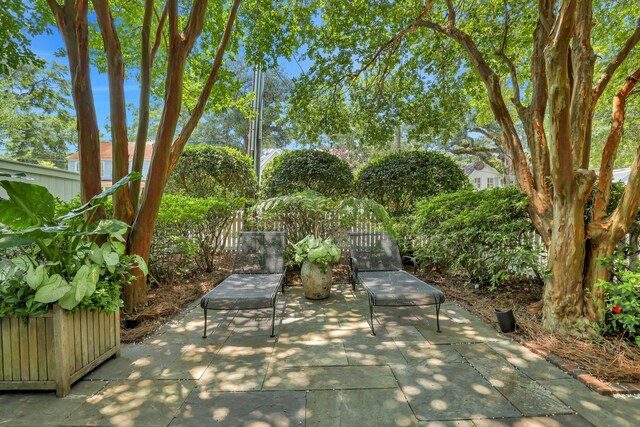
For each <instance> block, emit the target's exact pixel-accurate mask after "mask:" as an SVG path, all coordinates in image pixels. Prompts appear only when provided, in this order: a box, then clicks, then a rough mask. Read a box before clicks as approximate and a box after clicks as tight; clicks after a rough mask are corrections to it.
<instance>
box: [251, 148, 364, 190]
mask: <svg viewBox="0 0 640 427" xmlns="http://www.w3.org/2000/svg"><path fill="white" fill-rule="evenodd" d="M352 188H353V173H352V172H351V169H350V168H349V164H348V163H347V162H346V161H344V160H342V159H340V158H338V157H336V156H334V155H332V154H329V153H327V152H324V151H319V150H291V151H285V152H284V153H283V154H281V155H279V156H278V157H276V158H275V159H274V160H273V161H272V162H271V163H269V164H268V165H267V167H266V168H265V169H264V171H263V173H262V195H263V196H264V197H277V196H283V195H287V194H294V193H296V192H300V191H306V190H312V191H315V192H318V193H320V194H322V195H324V196H327V197H333V198H340V197H345V196H346V195H348V194H349V193H350V192H351V190H352Z"/></svg>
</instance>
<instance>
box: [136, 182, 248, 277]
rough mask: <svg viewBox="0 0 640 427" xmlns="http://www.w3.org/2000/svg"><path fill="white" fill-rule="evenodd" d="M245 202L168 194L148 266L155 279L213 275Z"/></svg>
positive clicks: (161, 211) (163, 204)
mask: <svg viewBox="0 0 640 427" xmlns="http://www.w3.org/2000/svg"><path fill="white" fill-rule="evenodd" d="M245 204H246V200H244V199H236V200H234V201H233V202H229V201H225V200H220V199H215V198H208V199H199V198H195V197H189V196H183V195H173V194H165V195H164V196H163V198H162V203H161V205H160V211H159V213H158V220H157V222H156V229H155V233H154V236H153V241H152V244H151V255H150V260H149V266H150V269H151V272H152V275H153V276H154V277H155V278H156V279H161V280H166V281H171V280H173V279H174V278H175V277H176V276H180V275H183V274H185V273H186V272H188V271H189V270H191V269H193V268H198V269H200V270H203V271H207V272H211V271H213V270H214V267H215V265H214V259H215V256H216V255H217V254H218V253H219V252H220V250H222V249H223V248H224V244H225V241H226V239H227V236H228V234H229V229H230V226H231V224H232V222H233V219H234V218H235V213H236V211H237V210H238V209H240V208H242V207H243V206H244V205H245Z"/></svg>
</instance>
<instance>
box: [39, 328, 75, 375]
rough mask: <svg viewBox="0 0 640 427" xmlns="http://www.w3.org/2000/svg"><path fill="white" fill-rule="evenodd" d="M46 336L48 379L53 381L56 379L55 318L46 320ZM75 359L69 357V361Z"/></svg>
mask: <svg viewBox="0 0 640 427" xmlns="http://www.w3.org/2000/svg"><path fill="white" fill-rule="evenodd" d="M45 336H46V341H47V344H46V347H47V378H49V379H50V380H52V381H55V379H56V355H55V348H54V346H53V317H49V318H47V319H45ZM72 358H73V357H72V356H71V355H69V359H72Z"/></svg>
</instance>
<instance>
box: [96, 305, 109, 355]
mask: <svg viewBox="0 0 640 427" xmlns="http://www.w3.org/2000/svg"><path fill="white" fill-rule="evenodd" d="M98 332H99V334H100V339H99V342H100V354H102V353H104V352H105V351H106V350H107V346H106V344H105V341H104V313H103V312H100V313H98Z"/></svg>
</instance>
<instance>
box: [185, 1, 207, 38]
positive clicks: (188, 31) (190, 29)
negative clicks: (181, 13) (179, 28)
mask: <svg viewBox="0 0 640 427" xmlns="http://www.w3.org/2000/svg"><path fill="white" fill-rule="evenodd" d="M206 11H207V0H194V2H193V5H192V6H191V12H190V13H189V20H188V21H187V25H186V27H185V29H184V31H183V33H182V37H183V39H184V43H185V45H186V49H187V50H191V47H193V45H194V43H195V42H196V40H197V39H198V37H199V36H200V34H201V33H202V27H203V25H204V15H205V13H206Z"/></svg>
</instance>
